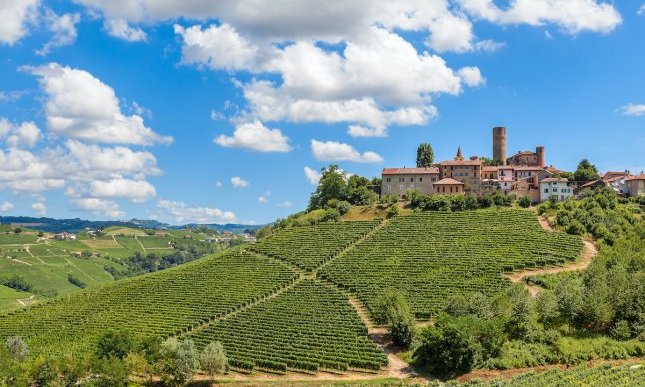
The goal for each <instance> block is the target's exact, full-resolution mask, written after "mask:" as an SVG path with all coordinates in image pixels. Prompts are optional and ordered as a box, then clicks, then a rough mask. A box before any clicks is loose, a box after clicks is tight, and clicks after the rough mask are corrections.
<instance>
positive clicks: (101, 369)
mask: <svg viewBox="0 0 645 387" xmlns="http://www.w3.org/2000/svg"><path fill="white" fill-rule="evenodd" d="M93 371H95V378H94V380H93V381H92V385H93V386H96V387H126V386H127V385H128V376H129V374H130V372H129V370H128V367H127V366H126V364H125V362H124V361H123V359H121V358H119V357H116V356H110V357H104V358H98V359H97V360H96V361H95V364H94V367H93Z"/></svg>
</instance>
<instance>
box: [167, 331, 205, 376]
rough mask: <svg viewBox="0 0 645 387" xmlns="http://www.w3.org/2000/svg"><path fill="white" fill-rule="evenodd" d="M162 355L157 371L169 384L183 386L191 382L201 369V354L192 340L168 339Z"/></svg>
mask: <svg viewBox="0 0 645 387" xmlns="http://www.w3.org/2000/svg"><path fill="white" fill-rule="evenodd" d="M160 355H161V358H160V360H159V362H158V364H157V369H158V370H159V372H160V373H161V374H162V376H163V378H164V379H165V381H166V382H167V383H168V384H178V385H181V384H184V383H186V382H188V381H190V380H191V379H192V378H193V375H194V374H195V372H196V371H197V369H198V368H199V352H198V351H197V348H196V347H195V343H194V342H193V341H192V340H190V339H186V340H183V341H179V340H177V338H174V337H171V338H169V339H167V340H166V341H164V342H163V344H161V352H160Z"/></svg>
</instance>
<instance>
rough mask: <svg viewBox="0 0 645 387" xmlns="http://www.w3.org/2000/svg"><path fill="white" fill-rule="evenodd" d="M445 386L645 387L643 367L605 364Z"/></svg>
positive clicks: (451, 383) (644, 369)
mask: <svg viewBox="0 0 645 387" xmlns="http://www.w3.org/2000/svg"><path fill="white" fill-rule="evenodd" d="M446 386H462V387H463V386H478V387H534V386H540V387H568V386H571V387H574V386H598V387H608V386H611V387H632V386H645V366H644V365H643V364H632V365H622V366H612V365H609V364H605V365H601V366H594V367H589V366H587V365H581V366H577V367H574V368H569V369H567V370H561V369H553V370H550V371H545V372H528V373H525V374H522V375H518V376H515V377H513V378H511V379H495V380H489V381H480V380H472V381H470V382H467V383H464V384H461V383H457V382H450V383H447V384H446Z"/></svg>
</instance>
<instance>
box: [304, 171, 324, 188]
mask: <svg viewBox="0 0 645 387" xmlns="http://www.w3.org/2000/svg"><path fill="white" fill-rule="evenodd" d="M305 177H306V178H307V181H308V182H309V184H311V185H318V181H320V178H321V177H322V173H320V172H318V171H316V170H315V169H312V168H309V167H305Z"/></svg>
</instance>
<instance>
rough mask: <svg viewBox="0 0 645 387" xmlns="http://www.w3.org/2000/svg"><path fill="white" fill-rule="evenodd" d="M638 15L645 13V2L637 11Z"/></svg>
mask: <svg viewBox="0 0 645 387" xmlns="http://www.w3.org/2000/svg"><path fill="white" fill-rule="evenodd" d="M636 13H637V14H638V15H645V4H643V5H641V6H640V8H638V11H636Z"/></svg>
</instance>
